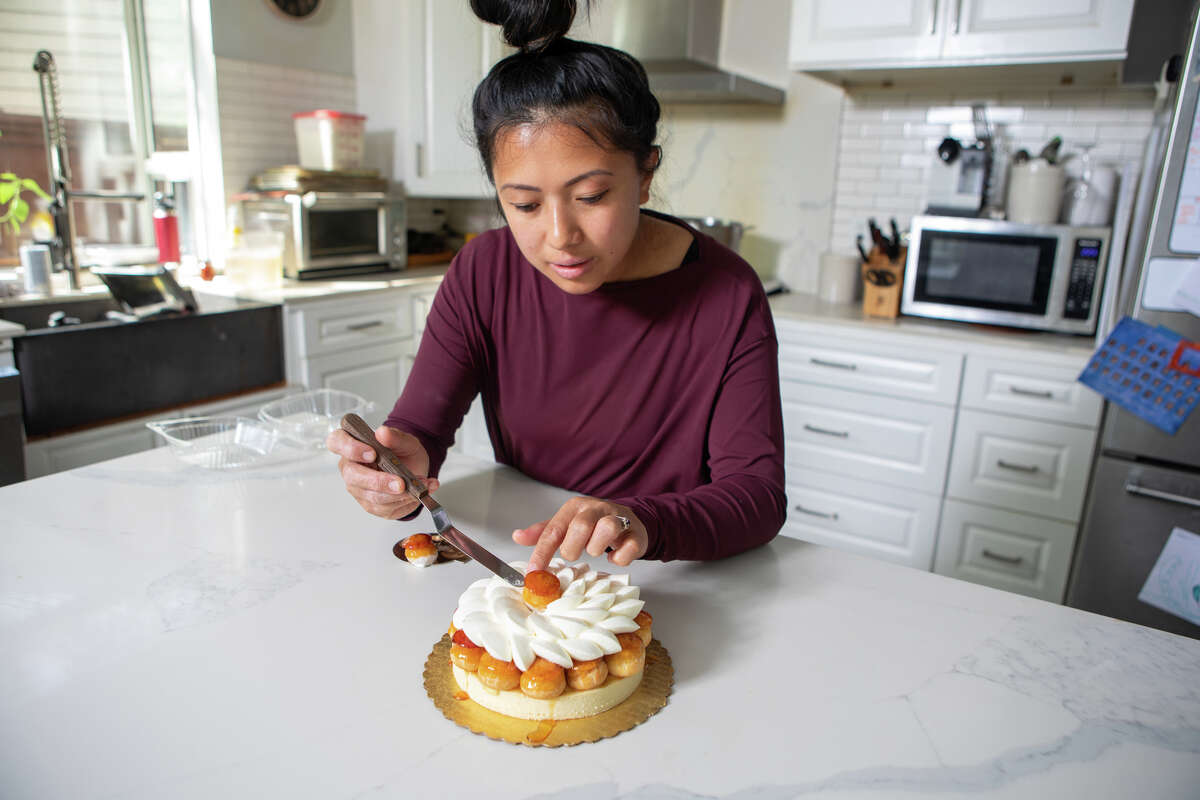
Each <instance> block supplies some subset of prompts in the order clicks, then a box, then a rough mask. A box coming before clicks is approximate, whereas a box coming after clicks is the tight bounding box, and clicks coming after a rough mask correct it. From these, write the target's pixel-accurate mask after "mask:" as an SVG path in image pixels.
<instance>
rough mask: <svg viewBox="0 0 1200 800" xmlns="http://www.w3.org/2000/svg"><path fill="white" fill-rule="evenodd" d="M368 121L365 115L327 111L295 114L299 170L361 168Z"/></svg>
mask: <svg viewBox="0 0 1200 800" xmlns="http://www.w3.org/2000/svg"><path fill="white" fill-rule="evenodd" d="M366 121H367V118H366V117H364V116H363V115H362V114H349V113H346V112H343V111H330V110H329V109H325V108H321V109H317V110H316V111H300V112H297V113H295V114H292V122H293V124H294V125H295V127H296V145H297V147H298V148H299V149H300V166H302V167H304V168H305V169H322V170H333V169H358V168H360V167H361V166H362V161H363V129H364V128H365V126H366Z"/></svg>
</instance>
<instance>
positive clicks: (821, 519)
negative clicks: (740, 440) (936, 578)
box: [780, 469, 941, 570]
mask: <svg viewBox="0 0 1200 800" xmlns="http://www.w3.org/2000/svg"><path fill="white" fill-rule="evenodd" d="M787 482H788V486H787V502H788V512H787V522H786V523H784V526H783V529H782V530H781V531H780V533H781V534H783V535H784V536H790V537H792V538H794V539H803V540H805V541H808V542H815V543H816V544H823V545H827V546H829V547H836V548H838V549H840V550H847V551H849V552H852V553H858V554H859V555H864V556H873V557H875V558H882V559H884V560H886V561H893V562H895V563H897V564H905V565H907V566H910V567H916V568H917V569H924V570H928V569H930V568H931V567H932V566H933V548H934V542H935V539H936V532H937V522H938V513H939V511H940V508H941V498H940V497H938V496H937V495H936V494H924V493H922V492H912V491H909V490H907V489H895V488H892V487H890V486H884V485H882V484H879V483H875V482H872V481H859V480H854V479H852V478H846V477H844V476H841V475H834V474H833V473H830V472H822V471H820V470H807V469H788V473H787Z"/></svg>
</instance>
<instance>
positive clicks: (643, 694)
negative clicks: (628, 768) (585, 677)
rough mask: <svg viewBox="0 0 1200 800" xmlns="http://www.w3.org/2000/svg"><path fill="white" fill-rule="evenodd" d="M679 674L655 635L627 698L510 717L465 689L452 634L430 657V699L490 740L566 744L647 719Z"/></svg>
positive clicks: (427, 686) (427, 668)
mask: <svg viewBox="0 0 1200 800" xmlns="http://www.w3.org/2000/svg"><path fill="white" fill-rule="evenodd" d="M674 674H675V673H674V669H673V668H672V666H671V656H670V654H668V653H667V651H666V648H664V647H663V646H662V645H661V644H660V643H659V641H658V640H657V639H653V640H651V642H650V644H649V645H648V646H647V647H646V666H645V668H644V669H643V670H642V680H641V682H640V683H639V684H637V686H636V687H635V688H634V690H633V692H632V694H630V696H629V697H628V699H626V700H625V701H624V702H621V703H618V704H617V705H615V706H613V707H612V708H610V709H609V710H607V711H604V712H601V713H600V714H597V715H595V716H590V717H581V718H579V719H564V720H550V719H544V720H541V721H538V720H529V719H520V718H517V717H509V716H505V715H504V714H499V713H497V712H495V711H492V710H489V709H487V708H484V707H483V706H481V705H479V704H478V703H476V702H475V701H474V700H472V699H471V698H470V696H469V695H468V694H467V692H466V691H464V690H462V689H461V688H459V685H458V683H457V682H456V680H455V678H454V672H453V668H452V666H451V664H450V637H449V635H446V636H443V637H442V638H441V640H440V641H439V642H438V643H437V644H435V645H434V646H433V651H432V652H430V654H429V657H428V658H427V659H426V661H425V676H424V677H425V691H426V692H427V693H428V694H429V698H430V699H431V700H433V704H434V705H435V706H437V707H438V710H440V711H441V712H442V714H444V715H445V716H446V718H447V719H449V720H450V721H451V722H454V723H455V724H457V725H460V726H462V727H464V728H466V729H468V730H470V731H471V732H473V733H478V734H481V735H483V736H487V737H488V738H489V739H498V740H500V741H505V742H510V743H512V744H523V745H527V746H531V747H561V746H563V745H574V744H582V743H584V742H594V741H597V740H599V739H606V738H608V737H610V736H616V735H617V734H618V733H621V732H622V731H627V730H629V729H630V728H633V727H634V726H636V725H639V724H641V723H642V722H645V721H646V720H647V719H649V718H650V717H651V716H653V715H654V714H655V713H657V712H658V710H659V709H661V708H662V707H663V706H665V705H666V704H667V697H668V695H670V693H671V685H672V683H673V682H674ZM623 680H630V679H623ZM608 685H611V684H606V685H605V686H604V687H601V688H600V690H595V689H593V690H591V691H603V690H604V689H605V688H607V686H608ZM617 685H621V684H620V683H618V684H617ZM581 694H582V693H581Z"/></svg>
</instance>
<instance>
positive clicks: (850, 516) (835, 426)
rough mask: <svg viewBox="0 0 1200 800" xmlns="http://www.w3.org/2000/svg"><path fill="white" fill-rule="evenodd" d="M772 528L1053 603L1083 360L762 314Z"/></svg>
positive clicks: (1085, 409) (1091, 405)
mask: <svg viewBox="0 0 1200 800" xmlns="http://www.w3.org/2000/svg"><path fill="white" fill-rule="evenodd" d="M775 327H776V332H777V335H778V338H779V374H780V389H781V396H782V400H783V431H784V448H785V454H784V455H785V460H786V475H787V501H788V515H787V521H786V522H785V524H784V527H783V529H782V531H781V533H782V534H783V535H785V536H792V537H795V538H799V539H805V540H807V541H811V542H816V543H819V544H825V545H829V546H832V547H838V548H842V549H845V550H850V551H852V552H856V553H859V554H862V555H869V556H874V557H877V558H883V559H887V560H889V561H894V562H897V563H902V564H907V565H909V566H913V567H917V568H919V569H934V570H936V571H938V572H940V573H943V574H946V575H951V576H953V577H956V578H962V579H964V580H969V581H974V582H977V583H984V584H987V585H990V586H995V587H998V588H1002V589H1007V590H1009V591H1014V592H1021V593H1024V594H1029V595H1032V596H1035V597H1040V598H1043V599H1047V600H1053V601H1056V602H1060V601H1061V600H1062V592H1063V588H1064V587H1065V585H1066V580H1067V571H1068V568H1069V566H1070V559H1071V553H1072V548H1073V546H1074V542H1075V534H1076V526H1077V525H1078V522H1079V517H1080V514H1081V511H1082V508H1083V500H1084V494H1085V491H1086V487H1087V479H1088V475H1089V474H1090V469H1091V460H1092V457H1093V454H1094V451H1095V445H1096V429H1097V426H1098V424H1099V421H1100V410H1101V403H1100V400H1099V398H1098V397H1097V396H1096V395H1095V394H1094V393H1093V392H1091V391H1089V390H1087V389H1085V388H1084V387H1083V386H1082V385H1081V384H1079V383H1078V382H1077V381H1076V377H1077V376H1078V375H1079V371H1080V370H1081V369H1082V367H1083V365H1084V364H1085V363H1086V362H1087V358H1088V355H1089V354H1090V350H1088V349H1087V348H1086V347H1085V346H1079V347H1074V346H1071V345H1070V344H1068V343H1067V341H1068V340H1066V339H1063V340H1062V343H1063V345H1064V346H1062V347H1059V346H1050V347H1047V348H1040V347H1024V346H1021V345H1020V344H1017V345H1006V344H1000V345H996V344H992V343H991V342H990V341H988V342H981V341H980V340H979V338H978V337H972V338H962V339H956V338H954V336H953V335H952V333H953V330H954V329H953V328H947V329H946V333H947V335H944V336H943V335H937V334H935V333H932V332H930V331H928V330H924V332H920V333H918V332H915V331H904V330H903V329H902V328H900V327H899V326H897V328H893V329H887V330H885V331H883V332H882V334H881V331H880V329H879V327H878V326H873V325H872V324H871V323H869V322H866V323H864V324H863V325H862V326H858V325H845V324H838V323H829V322H825V321H822V320H820V319H819V318H816V319H813V318H810V319H795V318H791V317H787V316H783V315H777V316H776V318H775Z"/></svg>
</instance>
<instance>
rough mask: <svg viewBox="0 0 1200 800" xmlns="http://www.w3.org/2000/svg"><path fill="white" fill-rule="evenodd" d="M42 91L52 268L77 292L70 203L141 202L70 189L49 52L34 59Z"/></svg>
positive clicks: (134, 196) (137, 197)
mask: <svg viewBox="0 0 1200 800" xmlns="http://www.w3.org/2000/svg"><path fill="white" fill-rule="evenodd" d="M33 70H34V72H36V73H37V74H38V82H39V84H40V87H41V92H42V134H43V136H44V137H45V140H46V166H47V169H48V171H49V175H50V195H51V197H52V198H53V199H52V200H51V202H50V218H51V219H52V220H53V222H54V241H53V242H51V243H50V252H51V257H52V259H53V260H54V263H55V265H57V266H61V268H62V269H63V270H65V271H66V273H67V280H68V281H69V282H70V285H71V290H72V291H78V290H79V289H80V280H79V272H80V265H79V259H78V256H77V255H76V253H75V214H74V211H73V210H72V206H71V201H72V200H129V201H133V202H141V201H143V200H145V199H146V195H144V194H139V193H137V192H84V191H79V190H76V189H72V188H71V163H70V161H69V160H68V159H67V126H66V122H65V121H64V120H63V118H62V102H61V101H60V99H59V88H58V68H57V67H56V66H55V64H54V56H53V55H52V54H51V53H50V51H49V50H39V51H38V53H37V56H35V57H34V60H33Z"/></svg>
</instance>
